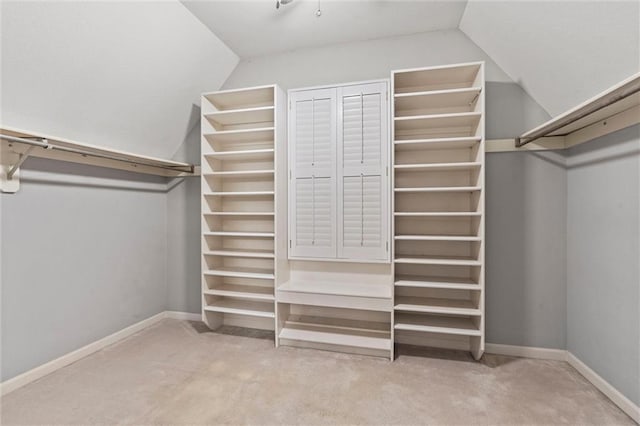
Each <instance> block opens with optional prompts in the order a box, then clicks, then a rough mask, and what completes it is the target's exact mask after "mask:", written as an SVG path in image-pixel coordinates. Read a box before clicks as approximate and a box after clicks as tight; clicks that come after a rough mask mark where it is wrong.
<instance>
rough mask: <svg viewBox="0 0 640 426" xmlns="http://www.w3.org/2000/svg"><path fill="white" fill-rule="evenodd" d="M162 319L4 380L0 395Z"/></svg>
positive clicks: (150, 320) (159, 316) (144, 322)
mask: <svg viewBox="0 0 640 426" xmlns="http://www.w3.org/2000/svg"><path fill="white" fill-rule="evenodd" d="M163 318H166V312H160V313H159V314H156V315H154V316H152V317H149V318H147V319H145V320H142V321H140V322H138V323H135V324H133V325H130V326H129V327H127V328H124V329H122V330H120V331H116V332H115V333H113V334H110V335H109V336H107V337H103V338H102V339H100V340H96V341H95V342H93V343H89V344H88V345H86V346H83V347H81V348H80V349H76V350H75V351H73V352H69V353H68V354H66V355H62V356H61V357H59V358H56V359H54V360H52V361H49V362H47V363H46V364H42V365H41V366H38V367H36V368H34V369H31V370H29V371H25V372H24V373H22V374H20V375H18V376H16V377H13V378H11V379H9V380H6V381H4V382H2V383H0V395H6V394H8V393H9V392H12V391H14V390H16V389H18V388H21V387H22V386H24V385H26V384H29V383H31V382H34V381H36V380H38V379H40V378H42V377H44V376H46V375H48V374H51V373H53V372H54V371H56V370H59V369H60V368H62V367H66V366H67V365H69V364H72V363H74V362H76V361H78V360H79V359H82V358H84V357H86V356H87V355H91V354H92V353H94V352H97V351H99V350H100V349H102V348H104V347H106V346H109V345H111V344H113V343H116V342H117V341H119V340H122V339H124V338H126V337H129V336H131V335H132V334H135V333H137V332H138V331H140V330H144V329H145V328H147V327H150V326H152V325H153V324H155V323H157V322H158V321H160V320H162V319H163Z"/></svg>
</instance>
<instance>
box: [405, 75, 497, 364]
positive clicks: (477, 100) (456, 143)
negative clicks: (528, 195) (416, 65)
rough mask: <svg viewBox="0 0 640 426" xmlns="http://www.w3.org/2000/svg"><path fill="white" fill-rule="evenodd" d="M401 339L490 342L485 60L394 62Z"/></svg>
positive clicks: (461, 345) (478, 349)
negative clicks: (397, 66)
mask: <svg viewBox="0 0 640 426" xmlns="http://www.w3.org/2000/svg"><path fill="white" fill-rule="evenodd" d="M392 84H393V107H392V111H393V140H394V179H393V181H394V186H393V188H394V193H395V195H394V198H395V199H394V226H393V228H394V240H395V241H394V246H395V247H394V275H395V284H394V326H393V328H394V340H395V341H396V342H399V343H410V344H418V345H425V346H437V347H444V348H452V349H464V350H469V351H471V352H472V354H473V356H474V357H475V358H476V359H479V358H480V357H481V356H482V354H483V352H484V263H485V260H484V65H483V63H469V64H460V65H451V66H444V67H435V68H421V69H411V70H402V71H394V72H393V73H392Z"/></svg>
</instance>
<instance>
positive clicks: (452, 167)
mask: <svg viewBox="0 0 640 426" xmlns="http://www.w3.org/2000/svg"><path fill="white" fill-rule="evenodd" d="M480 167H482V163H479V162H464V163H463V162H460V163H414V164H396V165H394V166H393V168H394V169H395V170H396V171H405V170H407V171H425V172H428V171H435V172H448V171H456V170H463V171H464V170H477V169H479V168H480Z"/></svg>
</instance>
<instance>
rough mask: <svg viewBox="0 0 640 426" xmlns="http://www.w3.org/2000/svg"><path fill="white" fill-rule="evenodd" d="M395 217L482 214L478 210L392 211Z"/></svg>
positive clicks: (457, 216) (472, 215)
mask: <svg viewBox="0 0 640 426" xmlns="http://www.w3.org/2000/svg"><path fill="white" fill-rule="evenodd" d="M393 215H394V216H395V217H400V218H402V217H447V218H465V217H479V216H482V213H480V212H394V213H393Z"/></svg>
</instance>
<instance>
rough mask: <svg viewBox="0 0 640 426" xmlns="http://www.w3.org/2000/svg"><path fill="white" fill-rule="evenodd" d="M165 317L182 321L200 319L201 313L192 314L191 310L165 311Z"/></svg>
mask: <svg viewBox="0 0 640 426" xmlns="http://www.w3.org/2000/svg"><path fill="white" fill-rule="evenodd" d="M164 313H165V315H166V317H165V318H171V319H177V320H184V321H202V314H193V313H191V312H180V311H165V312H164Z"/></svg>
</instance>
